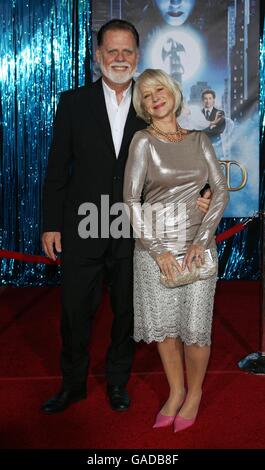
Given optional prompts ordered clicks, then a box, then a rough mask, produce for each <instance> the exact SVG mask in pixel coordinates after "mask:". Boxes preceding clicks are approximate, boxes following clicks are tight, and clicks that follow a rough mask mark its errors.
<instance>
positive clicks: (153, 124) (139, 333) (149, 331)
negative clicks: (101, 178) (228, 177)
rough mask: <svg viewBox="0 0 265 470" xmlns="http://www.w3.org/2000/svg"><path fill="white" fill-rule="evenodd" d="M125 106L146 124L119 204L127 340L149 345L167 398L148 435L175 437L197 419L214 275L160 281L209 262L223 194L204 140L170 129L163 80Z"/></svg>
mask: <svg viewBox="0 0 265 470" xmlns="http://www.w3.org/2000/svg"><path fill="white" fill-rule="evenodd" d="M133 103H134V106H135V109H136V111H137V114H138V115H139V116H140V117H141V118H144V119H145V120H146V121H147V122H148V123H149V124H150V126H149V127H148V128H147V129H145V130H142V131H139V132H136V134H135V135H134V138H133V140H132V142H131V145H130V151H129V157H128V160H127V164H126V170H125V180H124V202H125V203H126V204H127V205H128V206H129V208H130V215H131V223H132V225H133V228H134V232H135V235H136V237H137V238H136V244H135V252H134V316H135V324H134V338H135V341H140V340H143V341H145V342H147V343H150V342H152V341H155V342H157V346H158V351H159V354H160V357H161V360H162V364H163V367H164V370H165V374H166V377H167V380H168V384H169V397H168V399H167V401H166V402H165V404H164V405H163V407H162V409H161V410H160V411H159V413H158V414H157V416H156V420H155V424H154V427H164V426H168V425H170V424H172V423H173V422H174V431H175V432H176V431H180V430H183V429H185V428H187V427H189V426H191V425H192V424H193V423H194V421H195V418H196V415H197V412H198V408H199V404H200V400H201V395H202V384H203V380H204V376H205V373H206V368H207V364H208V360H209V355H210V344H211V324H212V312H213V301H214V293H215V287H216V274H215V275H213V276H211V277H210V278H208V279H204V280H198V281H196V282H193V283H191V284H188V285H182V286H179V287H175V288H173V289H169V288H168V287H165V286H164V285H162V284H161V283H160V273H162V274H164V276H166V277H167V279H168V280H169V281H172V280H173V279H174V278H175V276H176V275H178V273H180V274H181V273H182V272H183V271H184V269H187V267H188V268H189V270H191V266H192V263H196V265H197V266H198V267H199V266H201V265H203V263H204V254H205V249H210V251H211V254H212V256H213V258H214V259H215V260H217V254H216V245H215V238H214V234H215V230H216V227H217V225H218V223H219V222H220V219H221V217H222V214H223V211H224V209H225V206H226V204H227V202H228V194H227V191H226V190H225V178H224V176H223V173H222V171H221V169H220V164H219V162H218V160H217V159H216V156H215V153H214V150H213V147H212V145H211V143H210V141H209V139H208V137H207V136H206V135H205V134H204V133H203V132H200V131H187V130H185V129H181V128H180V126H179V125H178V122H177V120H176V117H178V116H179V114H180V112H181V107H182V94H181V91H180V89H179V86H178V84H177V83H176V82H175V81H174V80H173V79H172V78H171V77H170V76H168V75H167V74H166V73H165V72H163V71H161V70H152V69H147V70H145V71H144V72H143V73H142V74H141V75H140V76H139V78H138V79H137V81H136V84H135V87H134V93H133ZM206 183H209V184H210V187H211V191H212V198H211V203H210V206H209V210H208V212H207V214H206V215H204V214H203V213H202V212H201V211H200V210H199V209H198V206H197V204H196V200H197V197H198V196H199V193H200V191H201V189H202V188H203V187H204V186H205V184H206ZM148 207H149V210H148ZM150 207H151V208H152V210H151V212H150ZM143 209H144V210H143ZM150 214H151V215H150ZM165 221H166V223H165V225H164V222H165ZM177 255H184V261H183V262H181V263H180V262H178V261H177V259H176V256H177ZM184 360H185V365H186V376H187V393H186V391H185V383H184Z"/></svg>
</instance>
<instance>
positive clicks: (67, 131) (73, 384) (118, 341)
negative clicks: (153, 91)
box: [42, 20, 208, 413]
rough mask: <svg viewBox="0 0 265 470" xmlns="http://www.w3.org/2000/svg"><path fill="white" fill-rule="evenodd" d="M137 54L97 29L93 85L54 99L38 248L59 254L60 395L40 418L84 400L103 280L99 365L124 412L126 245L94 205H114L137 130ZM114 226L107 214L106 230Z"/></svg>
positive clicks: (115, 29) (112, 29)
mask: <svg viewBox="0 0 265 470" xmlns="http://www.w3.org/2000/svg"><path fill="white" fill-rule="evenodd" d="M138 47H139V37H138V33H137V31H136V29H135V28H134V26H133V25H132V24H131V23H128V22H126V21H123V20H111V21H110V22H108V23H106V24H105V25H103V26H102V28H101V29H100V30H99V32H98V49H97V52H96V57H97V61H98V63H99V65H100V68H101V71H102V78H100V79H99V80H98V81H96V82H95V83H93V84H92V85H90V86H89V87H81V88H79V89H76V90H71V91H67V92H64V93H62V95H61V98H60V101H59V104H58V108H57V113H56V118H55V124H54V135H53V142H52V147H51V151H50V157H49V163H48V168H47V176H46V180H45V185H44V222H43V223H44V226H43V232H44V233H43V235H42V243H43V248H44V251H45V253H46V254H47V256H49V257H50V258H51V259H53V260H55V259H56V251H57V252H59V253H60V252H62V319H61V334H62V354H61V368H62V375H63V381H62V387H61V390H60V391H59V393H58V394H57V395H55V396H54V397H52V398H51V399H50V400H48V401H47V402H46V403H44V405H43V407H42V410H43V411H44V412H46V413H56V412H59V411H63V410H65V409H66V408H68V406H69V405H71V404H72V403H74V402H77V401H80V400H81V399H84V398H85V397H86V380H87V371H88V353H87V346H88V342H89V333H90V323H91V319H92V316H93V313H94V312H95V310H96V307H97V304H98V301H99V287H100V286H101V285H102V280H103V278H105V279H107V281H108V287H109V293H110V299H111V306H112V310H113V317H114V318H113V323H112V329H111V344H110V346H109V349H108V353H107V361H106V375H107V393H108V397H109V401H110V404H111V407H112V408H113V409H114V410H117V411H122V410H126V409H128V407H129V404H130V399H129V396H128V393H127V390H126V388H125V387H126V384H127V382H128V379H129V375H130V370H131V365H132V360H133V353H134V343H133V339H132V333H133V298H132V285H133V284H132V277H133V269H132V254H133V239H132V238H131V237H127V238H126V237H121V238H114V236H113V235H110V236H109V235H108V233H106V215H105V211H103V212H104V213H103V212H102V211H101V206H102V204H101V203H102V200H104V201H106V198H107V200H108V202H109V205H110V206H111V205H112V204H114V203H117V202H118V203H119V202H122V201H123V173H124V168H125V163H126V159H127V155H128V149H129V144H130V142H131V139H132V137H133V135H134V133H135V132H136V131H137V130H140V129H143V128H145V127H146V123H145V122H143V121H142V120H141V119H139V118H137V117H136V113H135V110H134V108H133V105H132V101H131V92H132V86H133V81H132V76H133V74H134V72H135V70H136V66H137V62H138V57H139V52H138ZM87 202H89V203H90V204H91V203H93V205H94V207H95V208H96V209H97V211H98V216H99V217H98V219H99V221H100V223H99V227H91V223H92V222H93V221H92V222H91V221H90V222H91V223H90V226H89V230H83V229H82V230H80V227H81V225H80V222H81V221H82V220H83V219H84V215H85V214H86V209H85V205H84V203H87ZM199 204H200V205H201V210H203V211H207V207H208V203H207V200H206V199H202V198H200V200H199ZM113 220H114V216H110V222H107V228H109V224H110V223H111V222H113ZM96 225H97V224H96ZM83 228H84V227H83ZM102 228H103V232H104V233H103V234H102V230H101V229H102ZM89 231H90V235H89ZM107 232H108V230H107Z"/></svg>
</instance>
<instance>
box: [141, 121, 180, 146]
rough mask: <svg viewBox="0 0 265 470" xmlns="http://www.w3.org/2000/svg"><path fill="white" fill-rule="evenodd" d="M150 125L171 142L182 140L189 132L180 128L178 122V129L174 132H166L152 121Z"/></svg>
mask: <svg viewBox="0 0 265 470" xmlns="http://www.w3.org/2000/svg"><path fill="white" fill-rule="evenodd" d="M150 127H152V128H153V129H154V131H155V132H156V133H157V134H160V135H162V136H163V137H165V138H166V139H167V140H169V141H170V142H181V141H182V140H183V138H184V135H186V134H187V132H185V131H183V130H182V129H181V128H180V126H179V125H178V123H177V130H176V131H174V132H164V131H162V130H161V129H159V127H157V126H156V125H155V124H154V123H151V124H150Z"/></svg>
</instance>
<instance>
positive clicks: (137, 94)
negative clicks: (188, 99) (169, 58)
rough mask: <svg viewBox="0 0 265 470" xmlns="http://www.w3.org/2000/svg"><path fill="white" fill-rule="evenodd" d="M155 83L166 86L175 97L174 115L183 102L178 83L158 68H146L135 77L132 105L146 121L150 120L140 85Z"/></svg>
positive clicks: (152, 84) (179, 111)
mask: <svg viewBox="0 0 265 470" xmlns="http://www.w3.org/2000/svg"><path fill="white" fill-rule="evenodd" d="M157 84H161V85H163V86H164V87H165V88H167V89H168V90H169V91H170V93H172V95H173V98H174V99H175V106H174V112H175V113H176V117H177V116H179V115H180V113H181V110H182V104H183V95H182V92H181V90H180V86H179V84H178V83H177V82H176V80H174V78H172V77H170V75H168V74H167V73H166V72H164V71H163V70H160V69H146V70H145V71H144V72H143V73H141V75H139V77H138V78H137V80H136V82H135V85H134V89H133V105H134V108H135V111H136V113H137V116H139V117H140V118H142V119H143V120H144V121H146V122H148V123H149V122H150V117H149V114H148V113H147V112H146V111H145V109H144V106H143V99H142V98H143V97H142V93H141V90H140V87H141V86H142V85H147V86H154V85H157Z"/></svg>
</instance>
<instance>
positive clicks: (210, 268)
mask: <svg viewBox="0 0 265 470" xmlns="http://www.w3.org/2000/svg"><path fill="white" fill-rule="evenodd" d="M183 259H184V255H183V256H176V260H177V261H178V263H179V264H182V262H183ZM191 268H192V269H191V271H189V270H188V268H187V266H186V268H185V270H184V271H183V272H182V273H179V272H176V277H175V279H174V280H169V279H168V278H167V277H166V276H165V275H164V274H163V273H160V282H161V284H162V285H163V286H165V287H169V288H173V287H178V286H184V285H186V284H191V283H192V282H195V281H198V280H200V279H208V277H211V276H213V275H214V274H216V273H217V270H218V264H217V260H216V259H214V257H213V255H212V253H211V250H210V249H208V250H205V252H204V264H203V265H202V266H200V267H199V268H197V266H196V264H195V262H194V261H193V262H192V264H191Z"/></svg>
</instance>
